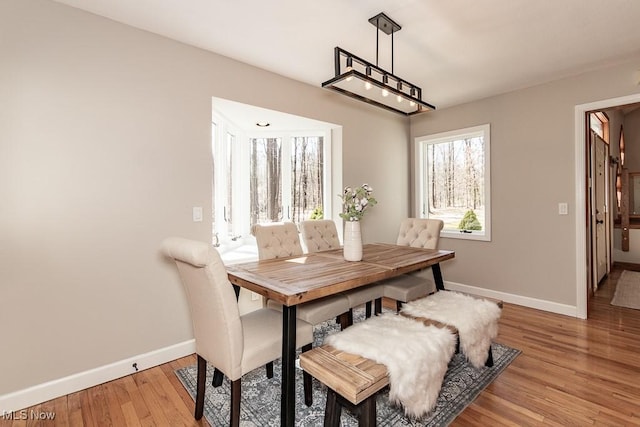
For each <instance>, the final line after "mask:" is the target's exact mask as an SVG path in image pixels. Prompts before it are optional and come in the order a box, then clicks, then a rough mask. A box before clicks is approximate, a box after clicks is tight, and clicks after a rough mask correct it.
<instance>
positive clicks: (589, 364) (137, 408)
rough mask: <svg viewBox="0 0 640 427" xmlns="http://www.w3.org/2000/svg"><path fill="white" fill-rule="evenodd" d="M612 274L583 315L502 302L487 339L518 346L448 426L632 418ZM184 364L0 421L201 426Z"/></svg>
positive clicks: (639, 396) (636, 350) (629, 325)
mask: <svg viewBox="0 0 640 427" xmlns="http://www.w3.org/2000/svg"><path fill="white" fill-rule="evenodd" d="M620 273H621V270H620V269H614V271H613V272H612V273H611V274H610V276H609V278H608V279H607V280H606V281H605V282H604V284H603V285H601V287H600V290H599V291H598V292H597V295H596V296H595V297H593V298H592V299H591V301H590V310H589V315H590V318H589V320H578V319H575V318H571V317H567V316H561V315H556V314H551V313H546V312H542V311H538V310H533V309H529V308H524V307H520V306H516V305H512V304H506V303H505V304H504V309H503V314H502V318H501V321H500V334H499V336H498V339H497V341H499V342H501V343H503V344H506V345H509V346H512V347H516V348H518V349H520V350H522V354H521V355H520V356H519V357H518V358H517V359H516V360H515V361H514V362H513V363H512V364H511V365H510V366H509V367H508V368H507V369H506V370H505V371H504V372H503V373H502V374H501V375H500V376H499V377H498V378H497V379H496V380H495V381H494V382H493V383H492V384H491V385H490V386H489V387H488V388H487V389H485V390H484V391H483V392H482V394H481V395H480V396H479V397H478V398H477V399H476V400H475V401H474V402H473V403H472V404H471V405H470V406H469V407H468V408H467V409H466V410H465V411H464V412H463V413H462V414H461V415H460V416H459V417H458V418H457V419H456V420H455V421H454V423H453V424H452V425H453V426H499V425H512V426H515V425H517V426H534V425H536V426H537V425H551V426H570V425H574V426H589V425H598V426H625V425H640V310H631V309H625V308H619V307H613V306H611V305H610V304H609V302H610V301H611V298H612V296H613V292H614V290H615V285H616V281H617V279H618V277H619V276H620ZM194 363H195V356H189V357H185V358H182V359H179V360H176V361H174V362H171V363H167V364H165V365H162V366H159V367H156V368H153V369H149V370H146V371H142V372H139V373H136V374H134V375H130V376H127V377H124V378H121V379H118V380H115V381H111V382H109V383H106V384H102V385H99V386H96V387H92V388H90V389H87V390H83V391H80V392H77V393H73V394H70V395H68V396H64V397H60V398H58V399H55V400H52V401H49V402H46V403H43V404H41V405H37V406H34V407H32V408H28V409H27V418H28V417H29V415H30V414H31V413H32V412H31V411H34V413H41V414H42V413H44V414H46V413H51V412H55V414H56V417H55V420H54V421H37V422H36V421H33V420H22V421H13V422H9V421H0V426H11V427H13V426H27V425H47V426H53V425H55V426H58V425H60V426H108V425H113V426H125V425H130V426H138V425H141V426H180V425H190V426H193V425H203V426H206V425H208V424H207V423H206V421H204V419H203V420H202V421H201V422H200V423H199V422H195V421H194V419H193V415H192V413H193V407H194V404H193V400H192V399H191V397H189V395H188V394H187V392H186V391H185V390H184V388H183V387H182V385H181V384H180V382H179V381H178V379H177V378H176V376H175V374H174V371H175V370H176V369H177V368H179V367H182V366H185V365H189V364H194ZM216 427H218V426H216Z"/></svg>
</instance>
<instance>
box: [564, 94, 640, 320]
mask: <svg viewBox="0 0 640 427" xmlns="http://www.w3.org/2000/svg"><path fill="white" fill-rule="evenodd" d="M637 102H640V93H638V94H634V95H628V96H622V97H619V98H611V99H605V100H602V101H596V102H590V103H587V104H580V105H576V106H575V116H574V117H575V120H574V121H575V143H574V150H575V189H576V194H575V209H574V211H575V222H576V229H575V233H576V236H575V237H576V247H575V249H576V252H575V257H576V266H575V267H576V317H578V318H580V319H586V318H587V286H588V282H587V270H588V269H589V268H590V266H589V264H588V263H587V233H588V232H589V230H588V229H587V215H589V212H588V211H587V209H588V206H587V197H586V196H587V188H586V187H587V179H586V177H587V165H586V161H587V157H586V156H587V153H586V150H585V141H586V140H587V139H586V138H587V137H586V130H587V123H586V113H587V112H588V111H593V110H603V109H606V108H611V107H616V106H618V105H625V104H634V103H637ZM589 250H590V249H589Z"/></svg>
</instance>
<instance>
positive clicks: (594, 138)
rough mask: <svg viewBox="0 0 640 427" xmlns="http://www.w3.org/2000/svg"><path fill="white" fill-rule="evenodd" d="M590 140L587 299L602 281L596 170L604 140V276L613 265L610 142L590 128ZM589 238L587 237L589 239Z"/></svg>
mask: <svg viewBox="0 0 640 427" xmlns="http://www.w3.org/2000/svg"><path fill="white" fill-rule="evenodd" d="M588 138H589V139H588V141H589V147H588V149H589V151H590V154H591V161H590V162H589V167H590V168H591V174H590V175H591V195H590V200H591V203H590V204H589V207H590V212H589V213H590V217H589V218H590V222H589V224H590V228H591V232H590V235H591V261H590V263H591V270H592V277H591V281H590V282H591V283H589V286H588V293H587V301H588V299H589V296H590V295H593V294H594V292H595V291H597V290H598V285H599V283H600V281H599V280H598V278H599V275H600V271H599V268H600V267H599V262H600V259H599V257H598V245H599V239H598V224H597V214H596V211H597V210H598V198H597V195H598V183H597V180H598V178H597V176H596V172H597V169H598V157H597V150H598V147H597V145H598V144H600V142H599V141H602V144H603V149H604V153H603V155H604V158H603V163H604V165H603V171H604V184H603V188H602V189H600V191H602V192H603V193H604V194H603V195H602V198H603V199H604V212H602V216H603V221H604V222H603V234H604V235H603V236H602V238H603V240H604V241H605V242H606V244H605V247H604V251H605V253H604V257H605V259H606V271H605V274H604V277H606V276H607V275H608V274H609V273H610V266H611V251H610V247H611V227H612V223H611V222H610V220H609V214H610V210H611V206H610V205H611V194H610V193H609V189H610V187H611V176H610V173H609V167H610V162H609V155H610V146H609V143H608V142H607V141H606V140H605V139H603V138H601V137H600V136H599V135H597V134H596V133H595V132H594V131H593V130H592V129H589V130H588ZM588 240H589V239H588V238H587V241H588Z"/></svg>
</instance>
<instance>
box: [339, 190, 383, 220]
mask: <svg viewBox="0 0 640 427" xmlns="http://www.w3.org/2000/svg"><path fill="white" fill-rule="evenodd" d="M338 197H340V198H341V199H342V213H341V214H340V218H342V219H344V220H345V221H360V220H361V219H362V217H363V216H364V213H365V211H366V210H367V209H369V208H370V207H372V206H374V205H375V204H376V203H378V201H377V200H376V199H375V198H374V197H373V188H371V186H370V185H369V184H362V186H360V187H356V188H351V187H345V188H344V191H343V193H342V195H339V196H338Z"/></svg>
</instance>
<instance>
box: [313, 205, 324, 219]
mask: <svg viewBox="0 0 640 427" xmlns="http://www.w3.org/2000/svg"><path fill="white" fill-rule="evenodd" d="M311 219H324V210H323V209H322V206H318V207H317V208H315V209H314V210H313V212H311Z"/></svg>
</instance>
